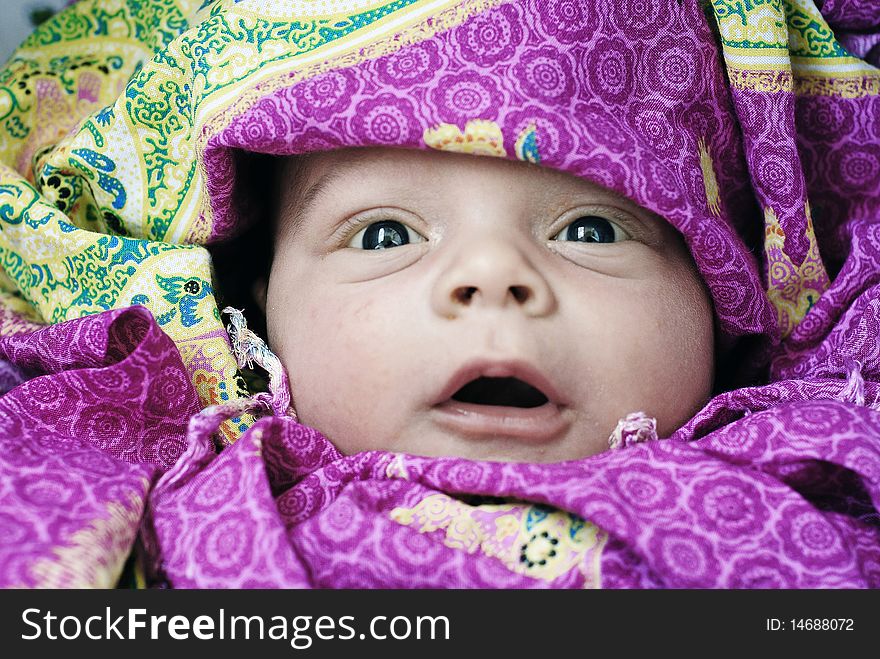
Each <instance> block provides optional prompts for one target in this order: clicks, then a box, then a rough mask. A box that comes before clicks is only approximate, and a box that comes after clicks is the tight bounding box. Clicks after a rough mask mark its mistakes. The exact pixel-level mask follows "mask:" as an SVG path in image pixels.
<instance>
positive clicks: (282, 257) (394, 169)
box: [266, 148, 714, 462]
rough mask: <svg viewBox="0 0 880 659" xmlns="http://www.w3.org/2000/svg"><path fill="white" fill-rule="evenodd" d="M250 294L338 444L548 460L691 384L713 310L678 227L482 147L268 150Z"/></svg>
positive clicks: (601, 437)
mask: <svg viewBox="0 0 880 659" xmlns="http://www.w3.org/2000/svg"><path fill="white" fill-rule="evenodd" d="M279 194H280V195H281V199H280V202H281V203H280V211H279V216H278V218H277V219H278V226H277V229H276V234H275V256H274V260H273V264H272V270H271V274H270V278H269V283H268V290H267V293H266V315H267V323H268V332H269V344H270V346H271V347H272V350H273V351H274V352H275V353H276V354H277V355H278V356H279V357H280V359H281V361H282V363H283V364H284V365H285V367H286V368H287V370H288V373H289V375H290V380H291V390H292V392H293V396H294V402H295V406H296V410H297V413H298V415H299V418H300V420H301V421H302V422H303V423H306V424H308V425H310V426H313V427H315V428H317V429H319V430H320V431H322V432H323V433H324V434H325V435H326V436H327V437H328V438H329V439H330V440H332V441H333V442H334V444H335V445H336V446H337V447H338V448H339V449H340V450H341V451H342V452H343V453H346V454H349V453H354V452H357V451H363V450H372V449H382V450H388V451H400V452H407V453H413V454H417V455H427V456H459V457H466V458H472V459H480V460H502V461H528V462H555V461H562V460H571V459H577V458H582V457H585V456H589V455H593V454H596V453H599V452H601V451H603V450H606V449H607V448H608V436H609V434H610V433H611V432H612V430H613V429H614V428H615V426H616V424H617V422H618V420H619V419H620V418H622V417H624V416H626V415H627V414H628V413H630V412H634V411H644V412H646V413H647V414H648V415H650V416H653V417H655V418H656V419H657V422H658V433H659V435H660V436H661V437H663V436H665V435H668V434H669V433H671V432H672V431H674V430H675V429H676V428H677V427H679V426H680V425H681V424H682V423H684V422H685V421H686V420H688V419H689V418H690V417H691V416H692V415H693V414H694V413H695V412H696V411H697V410H698V409H699V408H700V407H701V406H702V405H703V404H704V403H705V402H706V400H707V399H708V397H709V394H710V392H711V388H712V380H713V367H714V361H713V359H714V358H713V311H712V306H711V302H710V300H709V297H708V294H707V292H706V290H705V287H704V284H703V282H702V280H701V278H700V276H699V274H698V273H697V271H696V268H695V266H694V263H693V260H692V258H691V255H690V253H689V251H688V249H687V247H686V246H685V244H684V241H683V239H682V238H681V236H680V234H679V233H678V232H677V231H676V230H675V229H674V228H673V227H672V226H671V225H669V224H668V223H667V222H666V221H665V220H663V219H662V218H661V217H659V216H657V215H655V214H654V213H652V212H650V211H648V210H646V209H644V208H642V207H640V206H638V205H637V204H635V203H634V202H632V201H629V200H628V199H625V198H623V197H621V196H619V195H617V194H615V193H613V192H611V191H609V190H606V189H604V188H602V187H600V186H598V185H595V184H593V183H590V182H587V181H585V180H581V179H579V178H576V177H574V176H571V175H568V174H564V173H561V172H557V171H553V170H550V169H547V168H541V167H538V166H535V165H531V164H527V163H519V162H510V161H505V160H501V159H496V158H490V157H474V156H469V155H461V154H451V153H442V152H421V151H412V150H395V149H378V148H376V149H357V150H354V149H348V150H340V151H335V152H328V153H320V154H313V155H310V156H307V157H299V158H292V159H289V160H288V161H286V163H285V165H284V166H283V170H282V172H281V188H280V193H279Z"/></svg>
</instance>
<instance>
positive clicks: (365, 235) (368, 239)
mask: <svg viewBox="0 0 880 659" xmlns="http://www.w3.org/2000/svg"><path fill="white" fill-rule="evenodd" d="M423 240H424V237H422V235H421V234H419V233H417V232H415V231H413V230H412V229H410V228H409V227H408V226H406V225H405V224H403V223H401V222H395V221H394V220H382V221H381V222H373V223H372V224H370V225H368V226H367V227H365V228H363V229H361V230H360V231H358V232H357V233H356V234H355V235H354V237H353V238H352V239H351V242H349V243H348V246H349V247H356V248H358V249H388V248H390V247H400V246H401V245H408V244H410V243H420V242H422V241H423Z"/></svg>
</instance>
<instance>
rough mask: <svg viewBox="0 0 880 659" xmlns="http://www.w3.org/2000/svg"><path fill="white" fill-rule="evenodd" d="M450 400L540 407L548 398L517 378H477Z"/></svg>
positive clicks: (506, 405) (477, 403)
mask: <svg viewBox="0 0 880 659" xmlns="http://www.w3.org/2000/svg"><path fill="white" fill-rule="evenodd" d="M452 400H455V401H458V402H460V403H471V404H474V405H494V406H501V407H523V408H532V407H540V406H541V405H544V404H545V403H547V401H548V398H547V396H545V395H544V394H543V393H542V392H541V390H539V389H536V388H535V387H533V386H532V385H530V384H529V383H528V382H523V381H522V380H520V379H519V378H490V377H479V378H477V379H476V380H471V381H470V382H468V383H467V384H466V385H464V386H463V387H462V388H461V389H459V390H458V391H456V392H455V393H454V394H452Z"/></svg>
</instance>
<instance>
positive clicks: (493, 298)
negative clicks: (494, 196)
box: [432, 240, 556, 318]
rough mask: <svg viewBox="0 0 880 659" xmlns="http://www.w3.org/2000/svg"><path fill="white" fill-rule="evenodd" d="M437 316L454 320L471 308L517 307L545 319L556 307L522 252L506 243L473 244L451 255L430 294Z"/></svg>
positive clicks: (543, 281)
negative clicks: (451, 258)
mask: <svg viewBox="0 0 880 659" xmlns="http://www.w3.org/2000/svg"><path fill="white" fill-rule="evenodd" d="M432 302H433V306H434V308H435V310H436V311H437V313H438V314H440V315H442V316H444V317H447V318H454V317H456V316H458V315H460V314H461V313H463V312H464V310H465V309H468V308H474V307H485V308H492V307H494V308H504V307H509V306H510V307H518V308H520V309H521V310H522V311H523V312H525V313H526V314H527V315H529V316H536V317H538V316H544V315H546V314H548V313H550V312H551V311H552V310H553V309H554V308H555V306H556V298H555V297H554V295H553V291H552V289H551V288H550V285H549V284H548V283H547V280H546V279H545V278H544V276H543V275H542V274H541V272H540V271H539V270H538V269H537V268H536V267H535V266H534V265H533V264H532V263H531V262H530V260H529V259H528V258H527V256H526V255H525V254H524V253H523V251H522V249H521V248H520V247H519V246H517V245H514V244H511V243H509V242H505V241H501V240H499V241H486V242H474V243H473V244H472V245H471V246H469V247H468V248H465V249H464V250H461V251H459V252H458V253H457V254H455V255H454V257H453V260H452V262H451V263H450V264H449V265H448V266H447V267H446V268H445V269H444V270H443V272H442V273H441V275H440V277H439V278H438V280H437V283H436V286H435V289H434V293H433V300H432Z"/></svg>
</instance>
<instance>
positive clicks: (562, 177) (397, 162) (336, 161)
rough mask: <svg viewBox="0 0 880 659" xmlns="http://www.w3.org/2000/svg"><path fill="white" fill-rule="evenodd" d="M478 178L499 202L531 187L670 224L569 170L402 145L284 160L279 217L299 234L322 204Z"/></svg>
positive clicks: (414, 193)
mask: <svg viewBox="0 0 880 659" xmlns="http://www.w3.org/2000/svg"><path fill="white" fill-rule="evenodd" d="M474 180H480V181H485V182H487V185H486V187H485V189H486V190H487V193H486V194H487V195H496V197H495V198H496V199H498V201H499V203H501V202H503V201H504V194H503V192H502V193H499V192H498V191H499V190H502V191H503V190H504V189H505V188H506V189H509V190H512V191H516V192H517V193H520V192H522V191H523V190H528V191H529V192H530V194H529V198H530V199H534V200H535V203H536V204H537V205H542V206H543V207H545V208H547V209H551V210H559V209H557V208H556V206H559V208H560V209H561V208H562V207H564V206H566V204H572V203H584V202H591V203H597V204H605V205H612V206H615V207H618V208H622V209H624V210H626V211H628V212H630V213H633V214H635V215H638V216H639V217H641V218H643V219H644V220H645V221H650V222H652V223H654V222H657V221H659V222H661V223H662V224H667V223H666V221H665V220H663V219H662V218H660V217H659V216H657V215H656V214H654V213H652V212H651V211H649V210H647V209H645V208H643V207H641V206H639V205H638V204H636V203H635V202H634V201H632V200H630V199H628V198H626V197H623V196H621V195H619V194H618V193H616V192H614V191H612V190H609V189H608V188H605V187H604V186H602V185H600V184H598V183H596V182H593V181H590V180H588V179H585V178H581V177H578V176H575V175H573V174H569V173H567V172H563V171H559V170H556V169H552V168H549V167H544V166H540V165H536V164H533V163H528V162H521V161H513V160H507V159H504V158H498V157H493V156H485V155H471V154H463V153H449V152H441V151H433V150H431V151H420V150H416V149H400V148H346V149H339V150H335V151H324V152H315V153H310V154H304V155H296V156H291V157H288V158H286V159H285V161H284V163H283V165H282V168H281V176H280V192H281V195H282V201H281V204H280V218H281V219H283V221H284V222H285V223H287V224H291V225H292V226H291V228H292V230H293V231H294V232H297V231H299V230H300V229H301V228H302V227H304V226H309V225H311V224H312V223H313V222H317V221H321V219H322V218H320V217H315V216H314V215H313V214H312V213H311V212H310V211H311V210H312V209H314V208H315V207H316V206H318V205H322V204H325V203H330V204H333V203H334V202H338V201H339V200H340V199H343V198H349V197H351V196H352V195H354V196H357V195H358V194H361V195H367V196H372V197H376V198H378V197H380V196H382V195H384V196H385V202H386V203H389V202H395V203H403V204H408V203H411V202H412V203H416V204H418V203H420V202H423V201H425V200H427V199H431V198H432V197H440V198H441V199H442V198H443V195H449V194H450V192H451V193H452V194H454V193H455V191H456V190H457V189H458V188H457V185H458V184H461V188H462V189H464V188H468V189H469V190H470V191H471V192H470V193H469V194H474V192H473V185H472V184H473V181H474ZM488 183H492V185H488ZM481 190H482V188H481V189H480V191H481ZM480 191H478V192H476V194H480ZM489 191H491V192H489ZM484 198H486V197H484ZM488 198H490V199H491V196H490V197H488Z"/></svg>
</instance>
